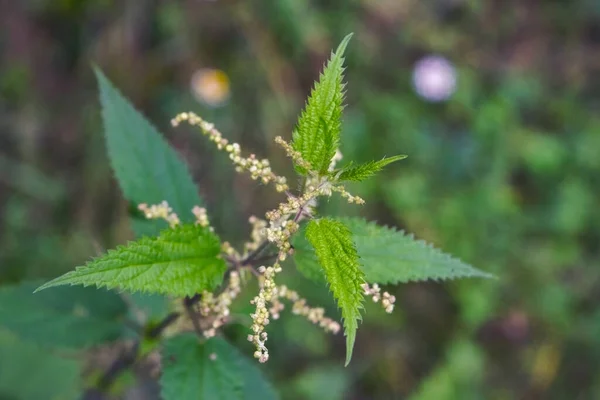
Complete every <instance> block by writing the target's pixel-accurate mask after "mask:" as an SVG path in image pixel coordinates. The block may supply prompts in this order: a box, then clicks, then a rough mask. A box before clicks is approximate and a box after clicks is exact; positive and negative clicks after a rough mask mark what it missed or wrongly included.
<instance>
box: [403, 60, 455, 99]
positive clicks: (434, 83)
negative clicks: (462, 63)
mask: <svg viewBox="0 0 600 400" xmlns="http://www.w3.org/2000/svg"><path fill="white" fill-rule="evenodd" d="M412 78H413V85H414V87H415V90H416V92H417V94H418V95H419V96H421V97H423V98H424V99H425V100H428V101H432V102H437V101H442V100H447V99H448V98H449V97H450V96H452V93H454V90H455V89H456V70H455V68H454V66H453V65H452V64H451V63H450V62H449V61H448V60H446V59H445V58H444V57H441V56H426V57H423V58H422V59H420V60H419V61H418V62H417V63H416V64H415V67H414V69H413V77H412Z"/></svg>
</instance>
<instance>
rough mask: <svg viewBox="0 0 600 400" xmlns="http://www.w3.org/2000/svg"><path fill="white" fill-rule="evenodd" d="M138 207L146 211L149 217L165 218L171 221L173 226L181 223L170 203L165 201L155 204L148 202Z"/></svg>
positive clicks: (170, 223) (146, 215)
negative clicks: (149, 204)
mask: <svg viewBox="0 0 600 400" xmlns="http://www.w3.org/2000/svg"><path fill="white" fill-rule="evenodd" d="M138 209H139V210H140V211H141V212H143V213H144V216H145V217H146V218H147V219H164V220H165V221H167V222H168V223H169V226H170V227H171V228H173V227H175V226H177V225H179V224H180V222H181V221H180V220H179V217H178V216H177V214H175V213H174V212H173V209H172V208H171V207H169V203H167V202H166V201H163V202H162V203H160V204H153V205H151V206H148V204H146V203H142V204H140V205H138Z"/></svg>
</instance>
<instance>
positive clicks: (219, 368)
mask: <svg viewBox="0 0 600 400" xmlns="http://www.w3.org/2000/svg"><path fill="white" fill-rule="evenodd" d="M162 360H163V374H162V376H161V379H160V383H161V392H162V395H163V398H164V399H165V400H170V399H177V400H180V399H181V400H186V399H194V400H195V399H215V400H221V399H223V400H229V399H242V400H276V399H278V398H279V396H278V395H277V393H276V392H275V390H274V389H273V388H272V387H271V385H270V384H269V382H268V381H267V380H265V378H264V377H263V375H262V372H261V371H260V369H259V368H258V367H257V363H256V361H254V360H252V361H251V360H248V359H247V358H246V357H244V356H243V355H242V354H240V352H239V351H238V349H236V348H235V347H233V346H232V345H230V344H229V343H227V342H226V341H225V340H223V339H220V338H212V339H209V340H208V341H206V342H204V343H200V342H199V341H198V338H197V337H196V336H195V335H190V334H185V335H181V336H177V337H174V338H172V339H169V340H168V341H167V342H166V344H165V347H164V349H163V352H162Z"/></svg>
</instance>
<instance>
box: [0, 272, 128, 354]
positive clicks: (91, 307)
mask: <svg viewBox="0 0 600 400" xmlns="http://www.w3.org/2000/svg"><path fill="white" fill-rule="evenodd" d="M38 286H39V283H37V282H23V283H21V284H19V285H10V286H2V287H0V327H4V328H6V329H7V330H9V331H11V332H13V333H14V334H16V335H18V336H19V337H20V338H23V339H27V340H28V341H32V342H36V343H38V344H40V345H45V346H55V347H61V348H82V347H86V346H92V345H97V344H100V343H105V342H110V341H114V340H117V339H119V338H121V337H122V336H123V333H124V331H123V321H124V320H125V319H126V316H127V304H126V303H125V302H124V301H123V299H122V298H121V297H120V296H119V295H118V294H117V293H114V292H108V291H105V290H96V289H93V288H84V287H76V286H74V287H60V288H56V289H55V290H49V291H47V292H43V293H39V294H36V295H34V294H33V293H32V292H33V291H34V289H35V288H36V287H38Z"/></svg>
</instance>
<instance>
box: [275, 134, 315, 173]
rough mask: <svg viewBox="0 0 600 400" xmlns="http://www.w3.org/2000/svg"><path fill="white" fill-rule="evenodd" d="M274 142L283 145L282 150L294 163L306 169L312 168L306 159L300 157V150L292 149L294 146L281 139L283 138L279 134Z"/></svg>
mask: <svg viewBox="0 0 600 400" xmlns="http://www.w3.org/2000/svg"><path fill="white" fill-rule="evenodd" d="M275 143H277V144H278V145H280V146H281V147H283V150H285V153H286V154H287V156H288V157H289V158H291V159H292V160H293V161H294V163H295V164H296V165H298V166H299V167H302V168H304V169H306V170H308V171H310V170H312V166H311V165H310V163H309V162H308V161H306V160H305V159H304V158H302V155H301V154H300V152H299V151H296V150H294V148H293V147H292V146H291V145H290V144H289V143H288V142H286V141H285V140H283V138H282V137H281V136H277V137H276V138H275Z"/></svg>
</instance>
